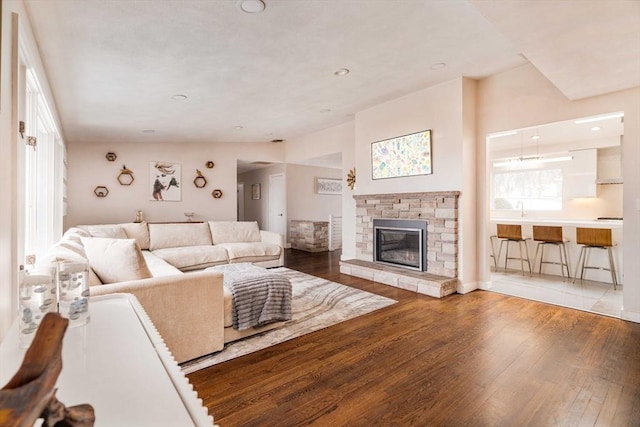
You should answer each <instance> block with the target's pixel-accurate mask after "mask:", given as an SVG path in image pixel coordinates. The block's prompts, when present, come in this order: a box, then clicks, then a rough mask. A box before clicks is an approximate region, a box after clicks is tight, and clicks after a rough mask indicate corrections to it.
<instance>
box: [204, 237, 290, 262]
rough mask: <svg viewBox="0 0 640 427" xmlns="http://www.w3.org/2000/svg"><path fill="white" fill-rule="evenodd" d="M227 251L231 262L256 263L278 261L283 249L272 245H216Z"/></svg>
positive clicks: (260, 243) (258, 243) (254, 243)
mask: <svg viewBox="0 0 640 427" xmlns="http://www.w3.org/2000/svg"><path fill="white" fill-rule="evenodd" d="M216 246H217V247H222V248H225V249H226V250H227V255H228V257H229V262H232V263H237V262H256V261H266V260H271V259H278V258H279V257H280V252H281V251H282V248H281V247H280V246H278V245H274V244H272V243H262V242H253V243H221V244H219V245H216Z"/></svg>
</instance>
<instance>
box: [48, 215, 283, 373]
mask: <svg viewBox="0 0 640 427" xmlns="http://www.w3.org/2000/svg"><path fill="white" fill-rule="evenodd" d="M283 247H284V242H283V237H282V236H281V235H279V234H277V233H273V232H268V231H264V230H259V228H258V224H257V223H256V222H233V221H209V222H199V223H149V224H147V223H146V222H142V223H124V224H101V225H82V226H77V227H72V228H70V229H69V230H67V231H66V232H65V234H64V235H63V237H62V238H61V239H60V241H59V242H58V243H57V244H56V245H54V246H53V247H52V248H50V250H49V252H48V254H47V256H45V257H44V258H43V259H42V260H40V261H39V263H38V265H39V266H40V267H43V268H46V267H47V265H49V264H50V263H51V262H54V261H81V260H84V261H87V262H88V263H89V265H90V267H91V270H90V278H89V284H90V292H91V296H95V295H105V294H112V293H132V294H134V295H135V296H136V297H137V298H138V300H139V301H140V303H141V304H142V306H143V307H144V309H145V310H146V311H147V314H148V315H149V317H150V318H151V320H152V321H153V323H154V325H155V326H156V328H158V331H159V332H160V334H161V335H162V337H163V339H164V340H165V342H166V343H167V346H168V347H169V349H170V350H171V352H172V353H173V355H174V357H175V358H176V360H177V361H178V362H179V363H181V362H185V361H187V360H191V359H195V358H197V357H200V356H203V355H206V354H209V353H213V352H216V351H220V350H222V349H223V347H224V343H225V342H229V341H233V340H236V339H239V338H243V337H245V336H249V335H252V334H255V333H259V332H263V331H265V330H269V329H272V328H274V327H277V326H278V325H279V324H281V323H279V324H270V325H266V326H263V327H260V328H252V329H250V330H245V331H242V332H240V331H235V330H234V329H233V328H232V326H231V325H232V319H231V307H232V302H231V293H230V292H229V291H228V290H227V289H226V288H225V287H223V285H222V283H223V276H222V273H220V272H216V271H210V270H208V271H204V269H206V268H207V267H212V266H216V265H223V264H229V263H242V262H251V263H253V264H255V265H258V266H262V267H267V268H268V267H278V266H282V265H284V250H283ZM89 307H90V304H89ZM89 310H90V308H89Z"/></svg>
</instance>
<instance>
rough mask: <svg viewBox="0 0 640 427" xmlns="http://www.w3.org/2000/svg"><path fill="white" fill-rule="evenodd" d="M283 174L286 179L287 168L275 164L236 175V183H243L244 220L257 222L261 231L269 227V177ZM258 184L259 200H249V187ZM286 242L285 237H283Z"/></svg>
mask: <svg viewBox="0 0 640 427" xmlns="http://www.w3.org/2000/svg"><path fill="white" fill-rule="evenodd" d="M278 173H284V174H285V179H287V174H286V173H287V168H286V166H285V165H284V164H277V165H273V166H269V167H266V168H261V169H258V170H255V171H251V172H245V173H242V174H239V175H238V182H243V183H244V220H245V221H258V225H259V226H260V229H261V230H266V229H267V227H268V225H269V176H270V175H275V174H278ZM253 184H260V199H257V200H253V199H252V198H251V186H252V185H253ZM285 241H286V236H285Z"/></svg>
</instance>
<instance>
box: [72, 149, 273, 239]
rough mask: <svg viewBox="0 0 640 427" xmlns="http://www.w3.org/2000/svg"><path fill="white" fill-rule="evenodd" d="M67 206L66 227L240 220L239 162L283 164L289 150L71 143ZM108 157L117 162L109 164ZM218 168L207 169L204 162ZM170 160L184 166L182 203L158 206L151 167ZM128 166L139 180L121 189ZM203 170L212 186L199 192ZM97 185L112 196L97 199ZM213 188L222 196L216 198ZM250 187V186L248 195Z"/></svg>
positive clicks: (159, 204) (166, 203) (209, 184)
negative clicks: (137, 220)
mask: <svg viewBox="0 0 640 427" xmlns="http://www.w3.org/2000/svg"><path fill="white" fill-rule="evenodd" d="M68 151H69V155H68V163H69V173H68V203H69V214H68V215H67V217H66V219H65V228H68V227H70V226H73V225H78V224H100V223H116V222H131V221H133V219H134V217H135V212H136V211H137V210H142V211H143V212H144V217H145V219H146V220H147V221H153V222H163V221H184V220H186V218H185V216H184V212H194V213H195V216H194V218H193V219H194V220H203V221H204V220H235V219H236V215H237V204H236V202H237V188H236V185H237V184H236V178H237V161H238V158H241V159H243V160H248V161H258V160H260V161H270V162H282V161H283V160H284V146H283V145H280V144H271V143H264V144H184V143H175V144H164V143H163V144H154V143H147V144H126V143H120V144H115V143H110V144H109V143H100V144H84V143H71V144H68ZM107 152H115V153H116V155H117V156H118V159H117V160H116V161H115V162H109V161H107V159H106V158H105V154H106V153H107ZM209 160H211V161H213V162H214V163H215V166H214V167H213V168H212V169H207V168H206V167H205V163H206V162H207V161H209ZM152 161H168V162H176V163H180V164H181V167H182V184H181V187H182V200H181V201H180V202H169V201H165V202H158V201H153V200H150V199H151V197H150V196H151V192H150V182H149V163H150V162H152ZM123 165H126V166H127V168H129V169H131V170H132V171H133V172H134V177H135V181H134V182H133V184H132V185H130V186H122V185H120V184H119V183H118V181H117V180H116V178H117V176H118V173H119V171H120V168H122V166H123ZM196 169H199V170H200V171H201V172H202V174H203V175H204V176H205V178H206V179H207V186H206V187H204V188H196V187H195V186H194V185H193V179H194V178H195V176H196ZM98 185H104V186H106V187H107V188H108V189H109V195H108V196H107V197H105V198H98V197H96V196H95V195H94V193H93V190H94V188H95V187H96V186H98ZM213 189H220V190H222V192H223V196H222V198H220V199H214V198H213V197H212V196H211V191H212V190H213ZM246 189H247V188H246V187H245V190H246Z"/></svg>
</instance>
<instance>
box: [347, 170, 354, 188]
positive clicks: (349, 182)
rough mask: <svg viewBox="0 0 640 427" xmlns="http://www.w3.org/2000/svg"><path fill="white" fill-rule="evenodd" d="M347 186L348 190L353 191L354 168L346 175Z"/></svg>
mask: <svg viewBox="0 0 640 427" xmlns="http://www.w3.org/2000/svg"><path fill="white" fill-rule="evenodd" d="M347 185H348V186H349V188H350V189H352V190H353V189H354V188H355V186H356V168H353V169H351V170H350V171H349V173H348V174H347Z"/></svg>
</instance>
